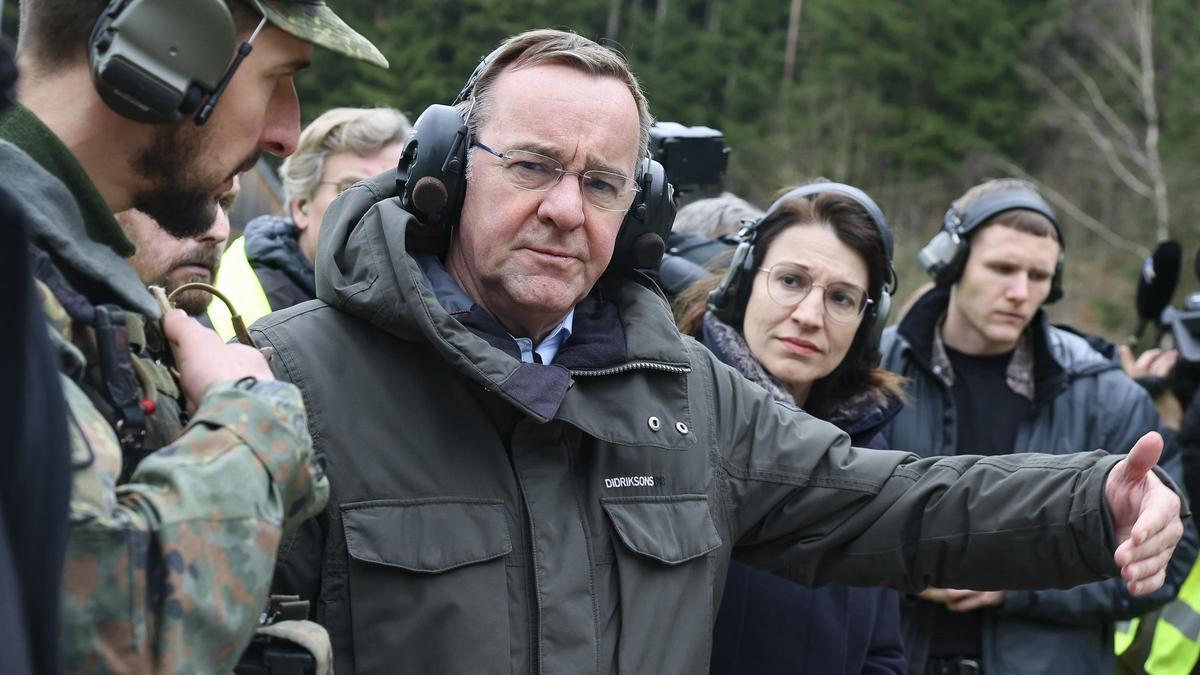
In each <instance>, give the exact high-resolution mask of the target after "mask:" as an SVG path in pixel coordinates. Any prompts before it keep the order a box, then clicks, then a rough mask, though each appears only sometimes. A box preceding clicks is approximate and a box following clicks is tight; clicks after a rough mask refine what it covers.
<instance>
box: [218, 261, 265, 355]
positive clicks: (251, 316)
mask: <svg viewBox="0 0 1200 675" xmlns="http://www.w3.org/2000/svg"><path fill="white" fill-rule="evenodd" d="M213 285H214V286H216V287H217V290H219V291H221V292H222V293H224V294H225V295H226V296H227V297H228V298H229V301H230V302H232V303H233V304H234V306H235V307H237V310H238V313H239V314H241V315H242V319H243V320H244V321H245V322H246V325H247V326H249V325H250V324H252V323H254V322H255V321H257V320H258V319H259V318H261V317H263V316H266V315H267V314H270V313H271V303H270V302H269V301H268V300H267V292H266V291H265V290H263V287H262V282H260V281H259V280H258V275H257V274H255V273H254V268H253V267H251V266H250V260H249V259H248V258H246V238H245V237H238V238H237V239H235V240H233V243H232V244H230V245H229V248H228V249H226V250H225V254H224V255H222V256H221V265H220V267H218V268H217V278H216V280H215V281H213ZM208 320H209V321H210V322H212V325H213V328H214V329H215V330H216V331H217V335H220V336H221V339H223V340H231V339H233V338H234V337H235V335H234V333H233V322H232V320H231V319H230V314H229V309H228V308H226V307H225V303H223V302H221V301H220V300H217V299H214V300H213V301H212V302H210V303H208Z"/></svg>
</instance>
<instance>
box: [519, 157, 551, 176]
mask: <svg viewBox="0 0 1200 675" xmlns="http://www.w3.org/2000/svg"><path fill="white" fill-rule="evenodd" d="M508 168H510V169H512V170H514V171H520V172H522V173H527V174H537V175H549V174H551V173H554V171H553V170H552V169H551V168H550V165H549V164H547V163H546V162H542V161H538V160H536V159H514V160H513V161H512V163H511V164H509V165H508Z"/></svg>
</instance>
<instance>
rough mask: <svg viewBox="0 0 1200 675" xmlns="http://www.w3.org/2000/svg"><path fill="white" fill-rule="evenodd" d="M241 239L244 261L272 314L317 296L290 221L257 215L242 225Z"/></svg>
mask: <svg viewBox="0 0 1200 675" xmlns="http://www.w3.org/2000/svg"><path fill="white" fill-rule="evenodd" d="M242 236H243V237H245V238H246V242H245V243H246V249H245V250H246V259H247V260H248V261H250V267H252V268H253V269H254V273H255V274H257V275H258V282H259V283H260V284H262V287H263V292H264V293H266V294H267V302H269V303H271V309H272V310H273V311H278V310H281V309H286V308H288V307H291V306H292V305H298V304H300V303H302V302H304V301H306V300H312V299H313V298H315V297H317V289H316V282H315V281H314V280H313V268H312V265H310V264H309V263H308V259H307V258H305V257H304V254H303V253H302V252H301V251H300V239H299V236H300V232H299V230H297V229H296V224H295V223H294V222H292V220H291V219H290V218H281V217H279V216H259V217H258V218H255V219H254V220H251V221H250V222H249V223H247V224H246V231H245V233H244V234H243V235H242Z"/></svg>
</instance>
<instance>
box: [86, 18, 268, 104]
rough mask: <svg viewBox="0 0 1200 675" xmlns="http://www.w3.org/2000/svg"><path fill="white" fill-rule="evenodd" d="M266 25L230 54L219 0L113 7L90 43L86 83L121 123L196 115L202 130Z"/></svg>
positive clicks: (230, 28)
mask: <svg viewBox="0 0 1200 675" xmlns="http://www.w3.org/2000/svg"><path fill="white" fill-rule="evenodd" d="M265 23H266V19H265V18H264V19H263V20H262V22H260V23H259V26H258V29H257V30H255V31H254V34H253V35H251V36H250V39H248V40H247V41H246V42H244V43H242V45H241V47H239V48H238V49H237V51H236V53H235V52H234V45H235V42H236V37H235V36H236V30H235V28H234V23H233V16H232V15H231V14H230V13H229V7H228V6H227V5H226V4H225V0H188V1H187V2H181V1H180V0H111V1H110V2H109V3H108V5H107V6H106V7H105V8H104V11H103V12H101V13H100V17H99V18H98V19H97V20H96V24H95V25H94V26H93V27H92V34H91V37H90V38H89V39H88V45H87V50H88V51H87V54H88V62H89V64H90V65H91V70H92V81H93V82H94V83H95V86H96V91H97V92H99V94H100V98H101V99H102V100H103V101H104V102H105V104H107V105H108V107H110V108H112V109H113V110H114V111H115V112H116V113H117V114H119V115H121V116H122V117H126V118H128V119H131V120H133V121H135V122H142V123H145V124H169V123H172V122H178V121H179V120H181V119H183V118H184V117H187V116H189V115H193V114H194V115H195V120H196V124H198V125H202V124H204V123H206V122H207V121H208V119H209V117H210V116H211V115H212V113H213V109H214V108H215V107H216V105H217V101H218V100H219V99H220V97H221V94H222V93H223V92H224V90H225V86H226V85H227V84H229V80H230V79H231V78H232V77H233V74H234V73H235V72H236V71H237V69H238V67H239V66H240V65H241V63H242V61H243V60H244V59H245V58H246V56H247V55H249V54H250V51H251V50H252V49H253V48H254V47H253V42H254V39H255V38H256V37H257V36H258V33H259V31H261V30H262V28H263V26H264V25H265ZM231 58H232V59H233V61H232V63H231V62H230V59H231ZM201 104H203V107H201ZM197 111H198V112H197Z"/></svg>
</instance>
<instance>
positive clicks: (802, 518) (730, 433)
mask: <svg viewBox="0 0 1200 675" xmlns="http://www.w3.org/2000/svg"><path fill="white" fill-rule="evenodd" d="M697 361H702V359H697ZM710 363H711V364H712V366H711V368H712V370H711V372H710V373H708V374H709V375H710V376H711V380H710V381H709V382H708V383H705V384H699V383H698V384H697V386H708V387H709V388H710V389H711V401H712V406H713V408H712V410H710V412H709V417H710V422H709V424H710V429H711V432H712V434H713V437H714V439H715V443H716V445H717V446H718V447H717V448H716V451H717V453H718V454H719V455H720V464H721V471H722V474H723V478H724V481H725V485H724V486H722V497H723V499H724V500H725V502H726V503H725V507H726V508H724V509H723V511H724V513H725V516H726V518H728V520H729V522H728V523H727V527H728V528H729V530H730V532H731V534H732V537H733V540H734V542H735V550H734V555H735V556H736V557H737V558H739V559H741V560H743V561H746V562H748V563H750V564H754V565H756V566H759V567H763V568H766V569H768V570H771V571H773V572H775V573H777V574H781V575H782V576H785V577H788V578H791V579H794V580H797V581H800V582H801V583H804V584H807V585H814V584H820V583H828V582H841V583H847V584H850V585H858V586H872V585H888V586H893V587H895V588H899V589H904V590H909V591H912V592H916V591H918V590H920V589H922V588H924V587H926V586H929V585H936V586H944V587H957V588H978V589H1013V588H1045V587H1070V586H1074V585H1077V584H1080V583H1085V582H1091V581H1096V580H1099V579H1102V578H1105V577H1107V576H1113V575H1114V574H1115V573H1116V568H1115V566H1114V564H1113V561H1112V553H1113V550H1114V548H1115V546H1114V544H1113V541H1112V540H1113V534H1112V527H1111V525H1110V523H1109V520H1110V518H1109V515H1108V513H1107V506H1106V505H1105V503H1104V495H1103V490H1104V480H1105V477H1106V475H1107V473H1108V471H1109V470H1110V469H1111V467H1112V466H1113V465H1114V464H1115V463H1116V462H1117V461H1118V460H1119V458H1117V457H1112V456H1108V455H1107V454H1105V453H1102V452H1093V453H1081V454H1075V455H1065V456H1051V455H1033V454H1030V455H1021V456H998V457H970V456H961V457H944V458H930V459H917V458H916V457H915V456H914V455H911V454H908V453H902V452H894V451H885V450H867V449H860V448H854V447H851V446H850V443H849V440H848V439H847V438H846V436H845V434H843V433H841V432H840V431H839V430H837V429H836V428H835V427H833V426H832V425H829V424H826V423H824V422H821V421H819V420H816V419H814V418H812V417H810V416H808V415H806V414H805V413H803V412H800V411H797V410H796V409H794V408H788V407H786V406H783V405H781V404H778V403H775V402H774V401H773V400H771V399H770V397H769V396H768V395H767V394H766V392H764V391H762V390H761V389H759V388H757V387H754V386H753V385H750V384H749V383H747V382H745V380H743V379H742V378H741V377H740V376H739V375H737V374H736V372H734V371H732V370H731V369H729V368H727V367H725V366H724V365H722V364H719V363H715V362H713V361H711V360H710ZM701 375H703V374H701ZM718 419H719V420H720V422H721V423H720V425H719V426H718V425H716V423H715V420H718Z"/></svg>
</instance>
